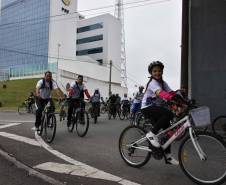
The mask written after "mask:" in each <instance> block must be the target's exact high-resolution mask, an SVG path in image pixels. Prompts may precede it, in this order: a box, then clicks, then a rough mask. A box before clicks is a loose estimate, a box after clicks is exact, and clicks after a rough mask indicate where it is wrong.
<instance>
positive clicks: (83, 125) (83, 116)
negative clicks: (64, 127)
mask: <svg viewBox="0 0 226 185" xmlns="http://www.w3.org/2000/svg"><path fill="white" fill-rule="evenodd" d="M76 117H77V122H76V131H77V134H78V136H80V137H84V136H85V135H86V134H87V132H88V129H89V116H88V113H87V112H86V111H78V112H77V114H76Z"/></svg>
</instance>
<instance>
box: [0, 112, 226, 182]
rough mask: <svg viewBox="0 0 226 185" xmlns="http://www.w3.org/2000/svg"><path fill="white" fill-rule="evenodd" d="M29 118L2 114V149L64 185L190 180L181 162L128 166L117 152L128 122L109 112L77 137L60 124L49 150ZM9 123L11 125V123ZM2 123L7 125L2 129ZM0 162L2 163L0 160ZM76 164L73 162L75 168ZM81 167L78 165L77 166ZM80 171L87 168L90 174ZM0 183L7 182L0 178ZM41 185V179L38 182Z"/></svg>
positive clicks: (152, 162)
mask: <svg viewBox="0 0 226 185" xmlns="http://www.w3.org/2000/svg"><path fill="white" fill-rule="evenodd" d="M33 122H34V117H33V116H32V115H17V114H16V113H13V112H11V113H10V112H0V146H1V148H2V149H3V150H4V151H7V152H8V153H10V154H12V155H13V156H14V157H15V158H16V159H18V160H19V161H21V162H23V163H24V164H26V165H27V166H30V167H33V168H34V169H36V170H38V171H39V172H41V173H44V174H46V175H48V176H50V177H53V178H55V179H57V180H59V181H61V182H63V183H65V184H71V185H77V184H83V185H102V184H103V185H114V184H115V185H117V184H128V185H132V184H133V183H134V184H142V185H166V184H167V185H192V184H194V183H192V182H191V181H190V180H189V179H188V178H187V177H186V176H185V175H184V173H183V172H182V170H181V169H180V167H179V166H172V165H166V164H165V163H164V161H163V160H160V161H157V160H154V159H152V158H151V160H150V161H149V162H148V163H147V164H146V165H145V166H144V167H142V168H132V167H130V166H128V165H126V164H125V162H124V161H123V160H122V159H121V157H120V154H119V151H118V139H119V135H120V133H121V131H122V130H123V129H124V128H125V127H126V126H128V124H129V122H128V121H120V120H118V119H116V120H110V121H109V120H107V116H105V115H102V116H101V118H100V119H99V121H98V123H97V124H93V120H90V128H89V131H88V134H87V135H86V136H85V137H84V138H81V137H79V136H77V134H76V132H73V133H68V131H67V128H66V122H64V121H63V122H58V124H57V133H56V137H55V140H54V142H53V143H52V144H50V147H51V150H49V151H48V146H47V148H43V146H39V144H38V142H37V138H36V137H35V134H34V130H32V128H33V126H34V123H33ZM13 123H14V125H13ZM16 123H18V124H16ZM19 123H20V124H19ZM10 124H11V125H12V126H9V125H10ZM5 125H8V126H9V127H6V128H1V126H5ZM9 134H13V136H12V135H9ZM18 136H22V137H18ZM29 139H30V140H29ZM178 146H179V142H177V143H175V144H174V145H173V146H172V151H173V154H174V155H175V157H176V158H177V152H178ZM0 161H2V160H1V158H0ZM78 162H80V163H81V164H80V163H78ZM77 163H78V165H77ZM75 165H77V167H76V168H75ZM79 165H81V169H80V168H78V166H79ZM194 165H195V164H194ZM79 167H80V166H79ZM92 167H94V168H95V170H98V173H96V172H95V175H92V170H93V169H92ZM6 168H7V169H8V168H10V166H9V167H7V166H6ZM84 169H86V170H88V171H89V170H90V173H88V172H87V171H85V170H84ZM9 170H10V169H9ZM0 173H1V176H2V174H4V170H3V171H2V170H1V169H0ZM117 178H118V179H117ZM20 180H23V178H21V179H20ZM25 180H26V179H24V182H25ZM4 182H5V181H4ZM37 183H38V181H37ZM0 184H4V185H5V183H2V182H1V179H0ZM9 184H10V183H9ZM12 184H13V183H12ZM18 184H19V182H18ZM24 184H26V183H24ZM40 184H43V183H41V182H40ZM225 184H226V183H225Z"/></svg>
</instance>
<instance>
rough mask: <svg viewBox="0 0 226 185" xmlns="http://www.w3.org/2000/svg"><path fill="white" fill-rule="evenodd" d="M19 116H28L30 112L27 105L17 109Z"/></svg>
mask: <svg viewBox="0 0 226 185" xmlns="http://www.w3.org/2000/svg"><path fill="white" fill-rule="evenodd" d="M17 111H18V114H20V115H21V114H26V113H27V112H28V110H27V107H26V105H25V104H21V105H19V106H18V108H17Z"/></svg>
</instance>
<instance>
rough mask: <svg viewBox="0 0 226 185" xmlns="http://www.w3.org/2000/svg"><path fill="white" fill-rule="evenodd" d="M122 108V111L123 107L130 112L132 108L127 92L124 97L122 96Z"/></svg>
mask: <svg viewBox="0 0 226 185" xmlns="http://www.w3.org/2000/svg"><path fill="white" fill-rule="evenodd" d="M121 109H122V111H123V109H125V110H128V112H129V110H130V101H129V99H128V97H127V94H126V93H125V94H124V97H123V98H122V101H121Z"/></svg>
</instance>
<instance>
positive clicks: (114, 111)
mask: <svg viewBox="0 0 226 185" xmlns="http://www.w3.org/2000/svg"><path fill="white" fill-rule="evenodd" d="M116 114H117V109H116V104H113V103H110V104H108V119H109V120H110V119H111V116H112V117H113V118H114V119H115V118H116Z"/></svg>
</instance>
